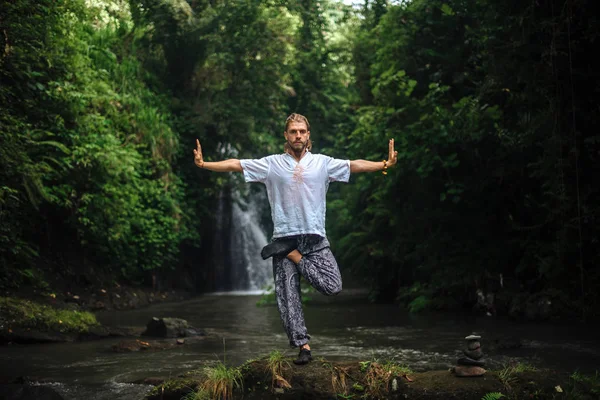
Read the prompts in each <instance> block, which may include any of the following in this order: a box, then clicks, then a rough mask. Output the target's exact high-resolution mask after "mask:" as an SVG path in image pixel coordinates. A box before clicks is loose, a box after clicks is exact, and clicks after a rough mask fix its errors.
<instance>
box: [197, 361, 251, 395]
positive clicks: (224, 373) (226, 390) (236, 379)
mask: <svg viewBox="0 0 600 400" xmlns="http://www.w3.org/2000/svg"><path fill="white" fill-rule="evenodd" d="M202 371H203V375H204V376H205V377H204V380H203V381H202V383H200V386H199V387H198V389H197V390H196V391H195V392H194V393H193V395H192V394H191V393H190V396H195V397H191V398H190V399H187V400H204V399H212V400H229V399H232V398H233V391H234V389H242V387H243V380H242V379H243V378H242V372H241V371H240V369H239V368H234V367H227V366H226V365H225V364H223V363H222V362H219V363H218V364H217V365H216V366H214V367H205V368H204V369H203V370H202ZM206 396H208V397H206Z"/></svg>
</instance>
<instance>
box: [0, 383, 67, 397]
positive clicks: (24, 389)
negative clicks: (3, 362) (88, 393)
mask: <svg viewBox="0 0 600 400" xmlns="http://www.w3.org/2000/svg"><path fill="white" fill-rule="evenodd" d="M0 399H2V400H32V399H35V400H64V398H63V397H62V396H61V395H60V394H58V393H57V392H56V391H55V390H54V389H52V388H51V387H48V386H29V385H19V384H8V385H0Z"/></svg>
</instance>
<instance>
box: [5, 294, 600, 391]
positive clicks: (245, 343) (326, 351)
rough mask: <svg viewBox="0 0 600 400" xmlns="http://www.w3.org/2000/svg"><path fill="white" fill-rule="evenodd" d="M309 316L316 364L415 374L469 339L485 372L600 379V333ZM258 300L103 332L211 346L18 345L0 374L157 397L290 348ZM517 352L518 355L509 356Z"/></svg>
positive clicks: (380, 312)
mask: <svg viewBox="0 0 600 400" xmlns="http://www.w3.org/2000/svg"><path fill="white" fill-rule="evenodd" d="M312 297H313V299H314V300H313V301H312V302H311V303H310V304H307V305H306V306H305V317H306V322H307V326H308V329H309V332H310V333H311V335H312V340H311V347H312V349H313V354H314V355H315V356H317V357H321V356H322V357H325V358H327V359H331V360H336V359H356V360H373V359H380V360H393V361H396V362H399V363H402V364H405V365H407V366H409V367H410V368H412V369H413V370H417V371H420V370H427V369H445V368H449V367H451V366H452V365H454V363H455V361H456V359H457V358H458V357H460V356H461V349H462V348H464V344H465V342H464V337H465V336H467V335H469V334H471V333H477V334H480V335H481V336H482V340H481V343H482V350H483V352H484V354H485V356H486V357H485V358H486V362H487V365H486V368H489V369H498V368H501V367H502V365H504V364H506V363H509V362H516V361H520V362H527V363H529V364H533V365H534V366H538V367H548V368H554V369H559V370H564V371H568V372H573V371H575V370H579V371H582V372H586V373H590V372H594V371H595V370H598V369H600V341H598V338H599V337H600V335H599V333H600V329H598V328H591V327H589V326H587V327H576V326H572V325H556V324H546V323H523V322H516V321H512V320H508V319H501V318H495V317H487V316H474V315H467V314H452V313H444V314H427V315H410V314H408V313H407V312H405V311H403V310H401V309H399V308H398V307H397V306H395V305H385V304H371V303H369V302H368V301H367V299H366V298H365V296H364V295H363V294H361V293H357V292H352V291H351V290H350V291H345V293H343V294H342V295H339V296H336V297H331V298H327V297H324V296H321V295H318V294H315V295H313V296H312ZM259 299H260V296H259V295H256V294H247V293H246V294H244V293H238V294H235V293H228V294H221V295H219V294H214V295H205V296H202V297H199V298H196V299H192V300H188V301H185V302H178V303H164V304H156V305H153V306H151V307H148V308H145V309H139V310H131V311H118V312H102V313H99V314H97V317H98V320H99V321H100V322H101V323H103V324H106V325H110V326H118V327H136V328H140V327H143V326H145V325H146V323H147V322H148V321H149V320H150V319H151V318H152V317H155V316H156V317H178V318H184V319H186V320H187V321H188V322H189V324H190V325H192V326H194V327H197V328H201V329H204V330H205V331H206V332H207V336H206V337H204V338H202V339H200V340H198V341H195V342H191V343H188V344H185V345H181V346H177V347H174V348H171V349H168V350H164V351H157V352H152V351H139V352H130V353H114V352H112V351H110V348H111V346H113V345H114V344H116V343H118V342H119V341H121V340H123V338H115V339H112V338H111V339H103V340H96V341H86V342H78V343H61V344H43V345H12V346H4V347H1V348H0V354H1V355H2V357H1V358H2V362H1V363H0V374H2V375H3V376H4V377H9V378H10V377H19V376H27V377H34V378H35V379H39V380H40V382H44V383H42V384H44V385H49V386H52V387H54V388H55V389H56V390H57V391H58V392H59V393H61V394H62V395H63V397H64V398H65V400H80V399H81V400H108V399H111V400H118V399H122V400H125V399H127V400H141V399H143V397H144V394H145V393H146V392H147V391H148V390H149V389H150V387H149V386H147V385H141V384H132V383H131V382H134V381H136V380H138V379H143V378H146V377H169V376H176V375H177V374H179V373H182V372H185V371H188V370H191V369H197V368H201V367H202V366H205V365H210V364H214V363H216V362H217V361H218V360H220V361H225V362H226V363H227V364H231V365H239V364H242V363H243V362H244V361H246V360H248V359H252V358H257V357H261V356H264V355H267V354H268V353H269V352H270V351H272V350H280V351H282V352H285V353H286V354H288V355H289V356H294V355H295V354H296V351H295V350H292V349H290V348H289V346H288V344H287V338H286V336H285V334H284V333H283V329H282V326H281V321H280V319H279V313H278V311H277V309H276V307H275V306H265V307H257V306H256V303H257V301H258V300H259ZM516 343H520V345H521V346H520V347H518V348H507V347H512V346H513V345H514V344H516Z"/></svg>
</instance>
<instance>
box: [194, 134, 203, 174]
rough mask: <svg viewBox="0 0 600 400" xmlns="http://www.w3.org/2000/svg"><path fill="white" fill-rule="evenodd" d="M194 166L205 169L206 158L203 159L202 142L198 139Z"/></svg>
mask: <svg viewBox="0 0 600 400" xmlns="http://www.w3.org/2000/svg"><path fill="white" fill-rule="evenodd" d="M194 164H196V165H197V166H198V167H200V168H204V158H202V147H201V146H200V141H199V140H198V139H196V149H194Z"/></svg>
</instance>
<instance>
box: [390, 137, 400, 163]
mask: <svg viewBox="0 0 600 400" xmlns="http://www.w3.org/2000/svg"><path fill="white" fill-rule="evenodd" d="M389 148H390V150H389V152H390V154H389V155H388V160H387V165H388V167H391V166H392V165H395V164H396V163H397V162H398V152H397V151H395V150H394V139H390V144H389Z"/></svg>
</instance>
